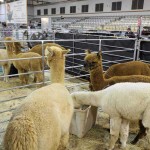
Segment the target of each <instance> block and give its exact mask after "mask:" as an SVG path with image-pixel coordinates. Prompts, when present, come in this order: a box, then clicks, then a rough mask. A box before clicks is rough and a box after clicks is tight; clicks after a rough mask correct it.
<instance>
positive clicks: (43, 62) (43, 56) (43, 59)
mask: <svg viewBox="0 0 150 150" xmlns="http://www.w3.org/2000/svg"><path fill="white" fill-rule="evenodd" d="M44 64H45V53H44V46H43V40H42V74H43V84H44V83H45V75H44Z"/></svg>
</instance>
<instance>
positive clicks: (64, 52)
mask: <svg viewBox="0 0 150 150" xmlns="http://www.w3.org/2000/svg"><path fill="white" fill-rule="evenodd" d="M70 51H71V50H70V49H67V50H62V54H67V53H69V52H70Z"/></svg>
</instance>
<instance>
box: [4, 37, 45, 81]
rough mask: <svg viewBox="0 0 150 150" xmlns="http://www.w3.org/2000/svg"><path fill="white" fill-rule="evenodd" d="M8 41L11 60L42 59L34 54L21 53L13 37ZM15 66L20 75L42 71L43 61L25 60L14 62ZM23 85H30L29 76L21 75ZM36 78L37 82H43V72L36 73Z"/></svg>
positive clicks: (8, 52) (7, 46) (7, 45)
mask: <svg viewBox="0 0 150 150" xmlns="http://www.w3.org/2000/svg"><path fill="white" fill-rule="evenodd" d="M5 40H6V41H11V42H6V43H5V45H6V49H7V54H8V57H9V58H10V59H14V58H15V59H17V58H18V59H20V58H32V57H41V55H39V54H37V53H33V52H27V53H20V50H19V51H18V45H19V44H18V42H13V41H12V40H13V39H12V38H11V37H7V38H5ZM12 63H13V65H14V66H15V67H16V68H17V70H18V73H26V72H28V71H42V59H41V58H37V59H25V60H13V61H12ZM19 78H20V80H21V83H22V84H27V83H28V76H27V75H19ZM35 78H36V81H37V82H42V81H43V74H42V72H38V73H35Z"/></svg>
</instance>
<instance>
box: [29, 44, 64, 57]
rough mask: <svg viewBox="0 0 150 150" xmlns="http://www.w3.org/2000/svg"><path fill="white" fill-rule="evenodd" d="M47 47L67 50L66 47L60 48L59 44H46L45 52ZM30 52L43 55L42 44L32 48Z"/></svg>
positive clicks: (44, 45) (44, 46)
mask: <svg viewBox="0 0 150 150" xmlns="http://www.w3.org/2000/svg"><path fill="white" fill-rule="evenodd" d="M47 46H56V47H59V48H61V49H62V50H66V49H65V48H64V47H62V46H60V45H59V44H56V43H45V44H43V50H44V51H45V48H46V47H47ZM44 51H43V52H44ZM28 52H35V53H38V54H40V55H42V44H38V45H36V46H34V47H32V48H31V49H30V50H29V51H28ZM44 53H45V52H44ZM44 53H43V54H44Z"/></svg>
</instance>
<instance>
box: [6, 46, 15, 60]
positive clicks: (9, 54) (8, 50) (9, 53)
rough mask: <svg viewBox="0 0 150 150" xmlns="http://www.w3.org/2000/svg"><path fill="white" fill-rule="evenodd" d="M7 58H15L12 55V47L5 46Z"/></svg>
mask: <svg viewBox="0 0 150 150" xmlns="http://www.w3.org/2000/svg"><path fill="white" fill-rule="evenodd" d="M6 50H7V55H8V58H10V59H11V58H16V54H14V53H13V47H10V46H6Z"/></svg>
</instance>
